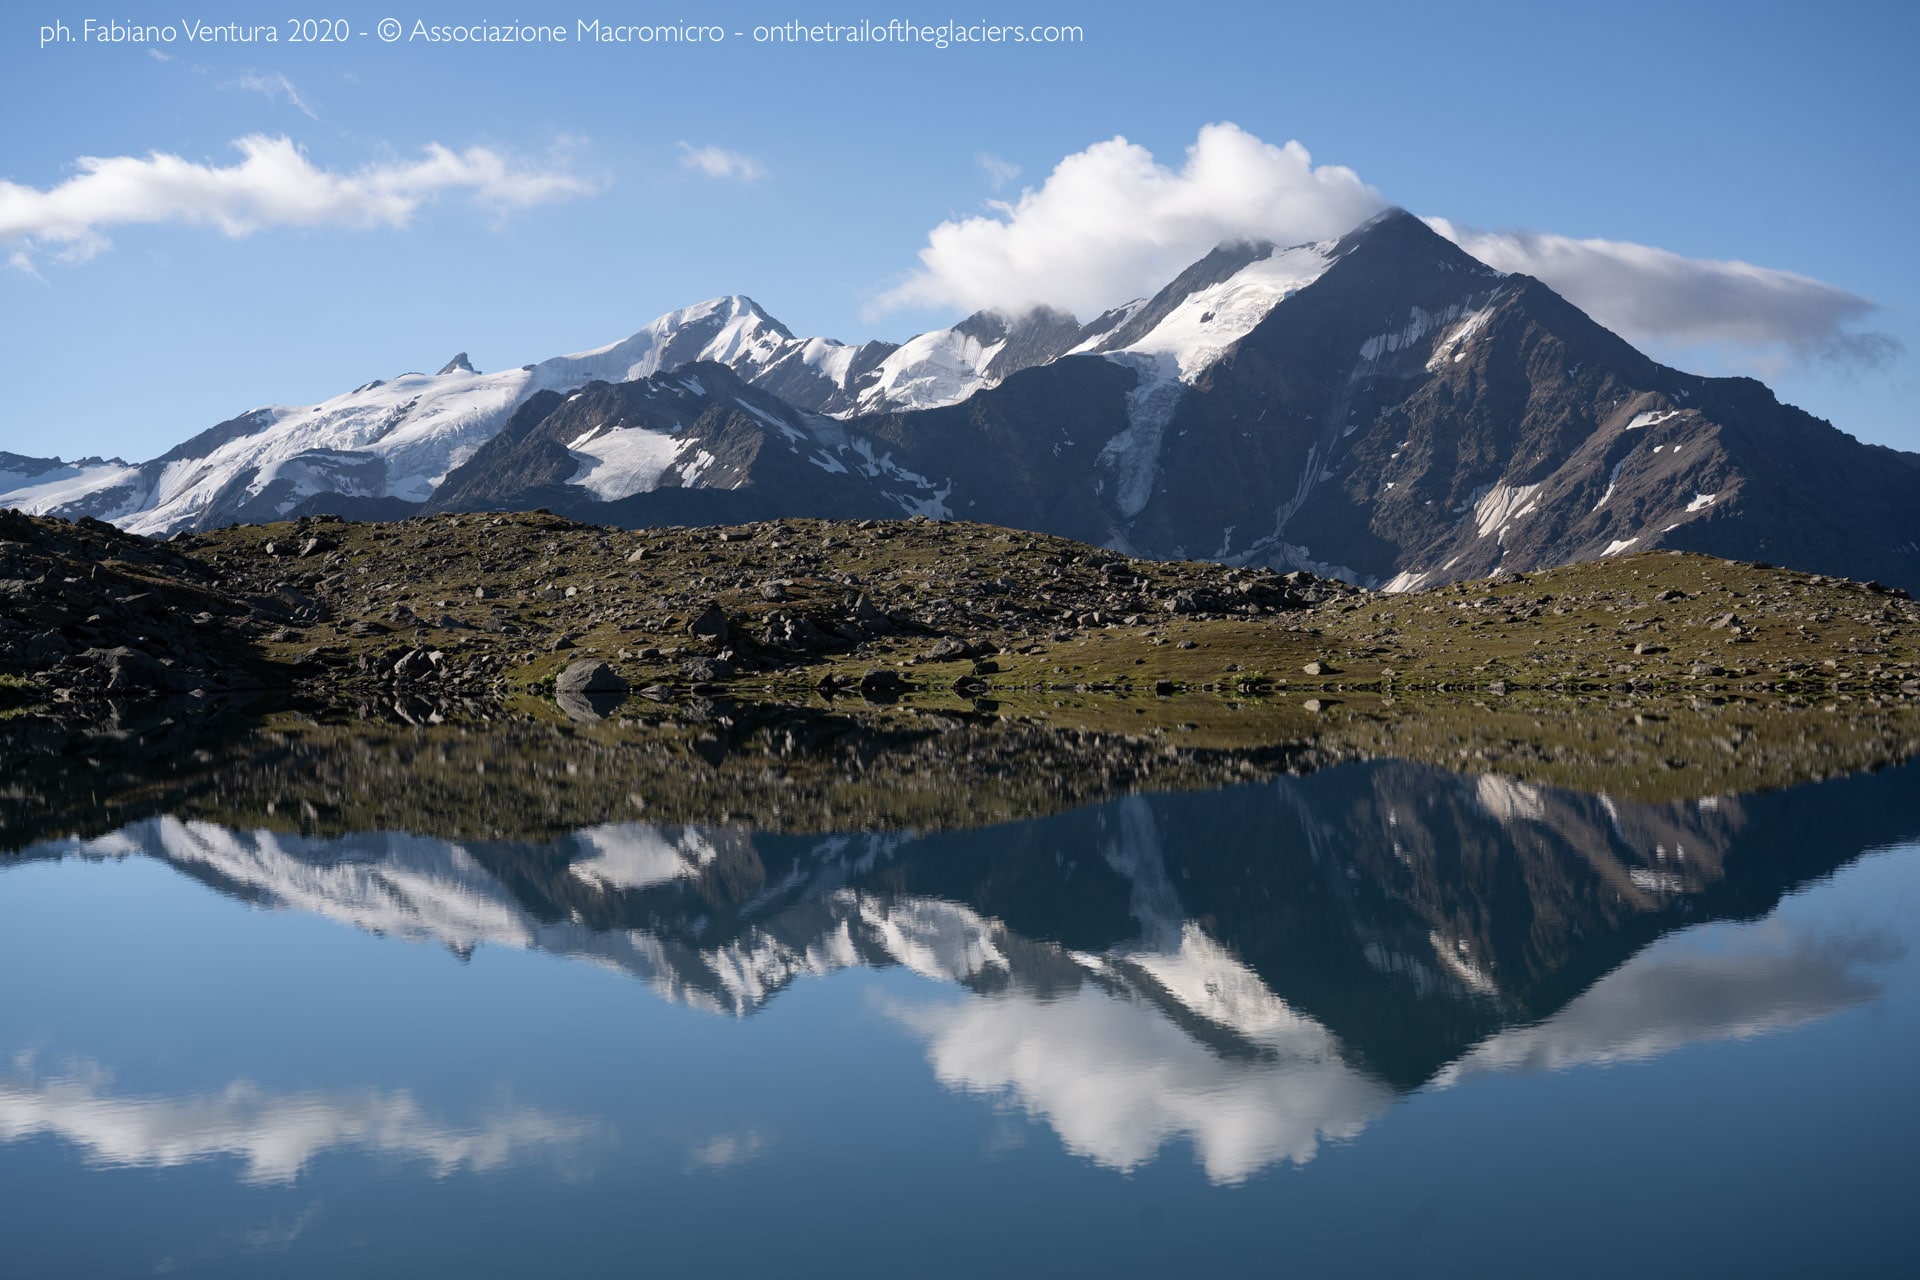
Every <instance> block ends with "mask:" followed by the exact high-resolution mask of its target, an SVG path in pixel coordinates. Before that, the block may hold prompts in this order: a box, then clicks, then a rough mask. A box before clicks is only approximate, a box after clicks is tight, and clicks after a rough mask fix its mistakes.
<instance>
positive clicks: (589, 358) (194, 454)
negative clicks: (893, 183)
mask: <svg viewBox="0 0 1920 1280" xmlns="http://www.w3.org/2000/svg"><path fill="white" fill-rule="evenodd" d="M1078 336H1079V326H1078V325H1077V324H1076V323H1074V322H1073V321H1072V318H1071V317H1063V316H1060V315H1058V314H1055V313H1046V312H1041V313H1037V314H1036V315H1033V316H1029V317H1025V318H1023V319H1021V320H1019V321H1017V322H1009V321H1007V320H1005V319H1002V318H1000V317H997V316H994V315H991V314H988V313H981V314H979V315H975V316H972V317H969V318H968V319H967V320H965V321H962V322H961V323H960V324H959V325H956V326H955V327H954V328H952V329H946V330H940V331H937V332H934V333H928V334H922V335H921V336H920V337H917V338H914V339H913V340H911V341H910V342H908V343H906V344H905V345H903V346H899V347H895V346H893V345H892V344H890V343H881V342H869V343H865V344H863V345H860V346H849V345H847V344H845V343H841V342H836V341H833V340H831V339H824V338H796V337H795V336H794V335H793V334H792V333H791V332H789V331H788V330H787V328H786V327H785V326H784V325H782V324H781V323H780V322H779V321H777V320H775V319H773V318H772V317H771V316H769V315H768V314H767V313H766V312H765V311H763V310H762V309H761V308H760V306H759V305H758V304H757V303H755V302H754V301H753V300H752V299H751V298H747V297H744V296H740V295H734V296H732V297H726V298H715V299H712V300H709V301H707V302H703V303H700V304H698V305H696V306H692V307H687V308H685V309H683V310H680V311H675V312H671V313H669V314H667V315H664V316H661V317H660V318H659V319H657V320H655V321H653V322H652V323H651V324H649V325H647V326H646V327H645V328H643V329H641V330H640V331H639V332H638V333H635V334H633V335H632V336H631V337H628V338H625V339H623V340H621V341H619V342H616V343H612V344H610V345H608V346H605V347H601V348H598V349H596V350H593V351H585V352H580V353H578V354H575V355H565V356H556V357H553V358H552V359H548V360H543V361H541V362H539V363H537V364H530V365H524V366H522V367H520V368H517V369H510V370H504V371H499V372H494V373H481V372H478V371H476V370H475V369H474V368H473V366H472V364H471V363H469V362H468V360H467V358H466V354H465V353H464V352H462V353H461V354H460V355H459V356H456V357H455V358H454V359H453V360H450V361H448V362H447V364H446V365H445V366H444V367H443V368H442V369H441V370H440V371H439V372H438V373H435V374H424V373H406V374H401V375H399V376H397V377H393V378H387V379H380V380H376V381H373V382H369V383H367V384H365V385H364V386H360V387H356V388H354V389H353V390H352V391H349V392H347V393H346V394H344V395H340V396H336V397H334V398H333V399H331V400H327V401H323V402H322V403H320V404H317V405H309V406H304V407H299V408H282V407H271V408H264V409H256V410H253V411H252V412H250V413H246V414H242V415H241V416H239V417H237V418H233V419H231V420H229V421H227V422H223V423H221V424H219V425H218V426H215V427H213V428H211V429H209V430H207V431H205V432H202V433H201V434H200V435H198V436H195V437H194V438H192V439H191V440H188V441H186V442H185V443H183V444H181V445H179V446H178V447H176V448H174V449H172V450H170V451H168V452H167V453H166V454H164V455H162V456H161V457H159V458H156V459H154V460H153V461H151V462H146V463H141V464H129V463H125V462H122V461H120V460H118V459H113V460H103V459H97V458H95V459H86V460H84V461H81V462H76V463H65V462H62V461H61V460H60V459H58V458H28V457H23V456H20V455H15V454H5V455H0V504H4V505H7V506H11V507H17V508H19V509H21V510H23V511H29V512H32V513H35V514H45V515H59V516H67V517H70V518H77V517H79V516H83V515H85V516H93V517H95V518H97V519H104V520H110V521H112V522H113V523H115V524H118V525H120V526H121V527H123V528H125V529H128V530H129V531H131V532H135V533H143V534H149V535H165V534H167V533H170V532H172V531H174V530H177V529H182V528H204V527H208V526H212V525H220V524H226V523H230V522H233V521H254V520H274V519H279V518H282V517H284V516H287V515H290V514H293V513H295V512H297V511H306V510H315V509H321V510H336V511H340V512H341V513H342V514H347V515H352V516H366V517H370V518H378V517H382V516H398V515H404V514H407V513H408V512H409V511H411V510H413V509H416V508H417V507H418V505H419V504H422V503H425V502H426V501H428V500H429V499H430V498H432V497H433V496H434V494H435V492H436V490H437V489H438V488H439V487H440V485H441V483H442V482H443V481H444V480H445V479H446V478H447V476H448V474H449V473H450V472H452V471H454V470H455V469H456V468H458V467H460V466H461V464H463V463H465V462H466V461H468V460H469V459H470V458H472V457H473V455H474V454H475V453H476V452H477V451H478V450H479V448H480V446H482V445H483V444H485V443H486V442H487V441H489V440H491V439H492V438H493V437H494V436H495V435H496V434H497V433H498V432H499V431H500V429H501V428H502V427H503V426H504V425H505V424H506V422H507V420H508V419H509V418H510V417H511V416H512V414H513V413H514V411H515V410H516V409H518V408H519V407H520V406H521V405H523V404H525V403H526V402H527V401H528V400H529V399H530V398H531V397H533V396H535V395H538V394H539V393H540V392H542V391H572V390H574V389H576V388H579V387H582V386H585V385H587V384H588V383H592V382H609V383H622V382H628V381H631V380H634V379H639V378H647V377H650V376H652V375H654V374H657V373H660V372H662V371H671V370H674V369H678V368H681V367H683V366H686V365H689V364H694V363H702V362H708V363H715V364H719V365H722V366H724V367H726V368H728V369H730V370H732V371H733V372H734V373H735V374H736V375H738V376H739V377H740V378H741V379H742V380H743V381H745V382H746V383H747V384H748V385H751V386H755V387H762V388H765V389H767V390H768V391H770V392H771V393H772V394H774V395H776V396H778V397H779V398H780V399H781V400H783V401H785V402H786V403H787V404H789V405H792V406H795V407H797V408H801V409H805V410H809V411H812V412H817V413H820V414H827V415H831V414H841V415H851V414H854V413H859V412H873V411H879V410H890V409H895V408H904V409H915V408H926V407H929V406H932V405H940V404H948V403H952V402H954V401H957V400H960V399H964V398H965V397H966V396H968V395H971V394H972V393H974V392H975V391H978V390H980V389H981V388H983V387H988V386H992V385H994V384H995V383H997V382H998V381H999V380H1000V379H1002V378H1004V377H1005V376H1006V375H1007V374H1008V373H1010V372H1013V371H1015V370H1017V369H1019V368H1023V367H1025V365H1026V363H1033V362H1038V361H1042V360H1046V359H1051V358H1052V357H1054V356H1056V355H1058V354H1059V353H1060V352H1061V351H1063V350H1065V349H1066V347H1068V346H1070V345H1072V343H1073V341H1075V340H1077V339H1078ZM601 487H602V486H599V485H598V484H597V483H595V482H589V483H588V484H587V490H588V491H589V492H596V491H597V490H598V489H599V488H601ZM602 496H604V495H602ZM622 496H625V495H624V494H623V495H622Z"/></svg>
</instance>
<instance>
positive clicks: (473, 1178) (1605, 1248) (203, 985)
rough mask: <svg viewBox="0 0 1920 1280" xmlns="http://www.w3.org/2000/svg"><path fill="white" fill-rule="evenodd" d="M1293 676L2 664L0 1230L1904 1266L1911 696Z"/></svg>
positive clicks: (582, 1250)
mask: <svg viewBox="0 0 1920 1280" xmlns="http://www.w3.org/2000/svg"><path fill="white" fill-rule="evenodd" d="M1201 700H1202V698H1201V696H1199V695H1196V696H1195V697H1194V698H1193V699H1192V702H1193V703H1194V704H1195V705H1196V706H1198V705H1199V704H1200V702H1201ZM1163 701H1164V700H1163ZM1218 701H1219V699H1217V698H1216V699H1215V702H1218ZM1329 703H1330V704H1329V705H1326V706H1322V707H1319V708H1317V709H1316V711H1315V712H1314V714H1313V717H1312V719H1313V721H1314V724H1315V726H1316V727H1315V728H1313V729H1311V730H1310V731H1300V732H1295V733H1286V734H1283V733H1278V732H1274V731H1263V733H1262V734H1261V735H1258V736H1259V739H1260V740H1259V741H1255V742H1242V743H1239V744H1235V743H1233V742H1231V741H1226V740H1223V739H1221V738H1220V737H1219V735H1218V734H1215V733H1213V731H1212V728H1211V725H1212V721H1211V720H1209V718H1208V715H1207V713H1206V711H1205V709H1204V708H1202V709H1200V710H1196V711H1193V712H1192V713H1191V714H1193V715H1194V716H1195V717H1196V719H1197V720H1198V721H1199V722H1200V723H1199V727H1198V729H1197V731H1196V732H1197V735H1198V738H1199V739H1200V740H1203V741H1204V742H1205V743H1207V744H1209V745H1204V746H1197V747H1193V748H1191V749H1179V750H1176V749H1173V748H1171V747H1169V746H1167V745H1166V744H1165V743H1164V741H1162V740H1161V739H1159V738H1155V737H1152V736H1142V737H1141V738H1140V739H1139V740H1138V741H1127V740H1122V739H1120V738H1117V737H1115V736H1112V735H1099V734H1092V733H1085V732H1077V731H1071V730H1066V729H1061V728H1059V727H1048V726H1045V725H1039V724H1030V725H1029V726H1028V727H1027V728H1026V729H1024V730H1016V729H1015V728H1012V727H1009V724H1008V722H1007V719H1006V718H1005V717H1003V716H996V715H995V714H994V709H993V708H992V707H991V705H987V704H982V705H978V706H976V707H974V708H972V709H968V708H966V707H964V706H960V707H958V708H955V707H945V708H935V709H927V708H915V707H913V706H912V705H911V699H909V700H908V703H907V704H906V705H893V706H884V707H868V706H866V705H865V704H864V703H857V704H856V705H849V704H848V703H847V702H846V700H844V699H842V700H839V701H834V700H830V699H825V698H822V699H816V700H815V701H814V702H813V703H811V704H806V705H802V704H799V703H795V704H792V705H772V704H766V705H753V704H748V703H740V704H736V703H733V702H731V701H728V700H724V699H722V700H718V701H711V700H709V701H698V702H696V703H694V704H692V705H690V706H687V707H683V708H681V709H680V711H678V712H677V713H676V714H675V715H673V716H671V717H667V718H664V719H659V720H654V721H641V720H635V719H626V718H621V717H620V716H618V715H617V714H616V715H610V716H609V717H608V718H605V719H597V718H594V717H582V718H577V719H575V720H571V721H569V720H562V719H559V718H557V717H556V718H549V719H547V720H544V721H543V720H540V719H539V718H537V717H536V718H531V719H524V720H520V721H511V722H509V721H503V722H500V723H496V724H490V725H458V724H431V723H428V724H408V723H405V717H404V715H392V714H389V715H386V716H384V717H382V716H380V715H373V716H366V715H364V714H363V715H362V716H360V717H341V716H333V717H328V716H312V715H302V714H297V713H291V712H280V713H276V714H273V715H267V716H257V717H253V718H249V719H243V720H242V721H241V722H239V723H236V722H234V721H233V720H232V719H227V720H213V721H208V722H205V723H202V722H198V721H186V720H180V719H177V718H160V719H155V718H154V717H157V716H160V715H161V709H160V708H147V709H145V710H143V711H139V712H128V713H127V718H126V719H125V720H124V721H122V722H120V723H118V724H117V725H116V726H115V731H114V732H112V733H103V732H100V731H98V729H99V727H98V726H95V732H92V733H91V734H89V735H86V736H84V737H83V738H75V737H72V736H62V734H61V733H60V732H58V731H56V729H55V728H54V727H52V725H51V722H50V721H47V720H46V719H44V718H41V719H37V720H36V719H35V718H34V717H16V718H15V719H14V720H12V721H10V722H8V724H7V725H6V726H5V727H6V728H7V731H8V733H9V734H10V736H9V737H8V739H7V751H8V755H7V758H8V760H9V762H10V770H9V776H8V781H7V788H8V791H7V800H6V810H5V813H4V821H3V823H0V846H3V847H4V849H5V850H6V853H5V856H4V858H3V859H0V972H4V973H5V975H6V981H5V985H4V996H0V1274H4V1275H6V1276H9V1277H30V1276H60V1277H72V1276H145V1275H167V1274H177V1275H209V1276H258V1275H273V1276H283V1275H284V1276H304V1275H313V1276H339V1275H355V1276H369V1277H372V1276H418V1275H467V1276H546V1275H552V1276H561V1275H565V1276H644V1275H687V1274H709V1275H741V1274H749V1273H758V1274H772V1275H794V1276H815V1275H819V1276H826V1275H834V1276H849V1275H851V1276H867V1275H893V1274H898V1273H908V1274H914V1275H923V1276H948V1275H952V1276H974V1275H980V1274H1001V1275H1019V1276H1027V1275H1034V1276H1038V1275H1109V1276H1135V1275H1140V1276H1146V1275H1176V1274H1225V1273H1240V1272H1248V1273H1277V1274H1298V1275H1401V1274H1407V1273H1417V1274H1422V1275H1428V1276H1436V1275H1437V1276H1454V1275H1460V1276H1467V1275H1472V1276H1509V1275H1510V1276H1534V1275H1556V1276H1613V1275H1620V1274H1626V1273H1632V1274H1638V1275H1658V1276H1665V1275H1676V1276H1677V1275H1701V1274H1715V1275H1741V1276H1803V1275H1813V1274H1821V1275H1850V1276H1870V1275H1901V1274H1911V1271H1910V1270H1909V1269H1910V1268H1911V1267H1912V1266H1913V1265H1914V1263H1913V1261H1912V1259H1913V1257H1914V1251H1915V1243H1916V1242H1915V1227H1914V1221H1915V1219H1914V1217H1913V1214H1912V1205H1913V1202H1914V1199H1915V1192H1916V1190H1920V1176H1916V1174H1915V1172H1914V1164H1913V1152H1914V1150H1915V1149H1916V1144H1917V1143H1920V1103H1917V1102H1916V1101H1915V1095H1914V1090H1913V1079H1914V1068H1915V1066H1916V1065H1917V1064H1920V954H1917V949H1916V943H1920V764H1917V763H1915V762H1914V761H1913V760H1912V756H1913V754H1914V747H1915V745H1916V744H1920V718H1917V717H1916V715H1915V712H1914V711H1913V710H1912V709H1911V708H1904V709H1902V708H1893V709H1888V710H1881V711H1873V710H1869V709H1868V708H1867V707H1866V706H1864V705H1857V706H1853V707H1842V706H1840V705H1838V704H1828V705H1826V706H1822V705H1818V704H1817V703H1805V704H1804V705H1796V706H1779V707H1770V706H1766V705H1762V704H1759V703H1754V702H1747V701H1742V700H1739V699H1704V700H1702V699H1696V700H1695V701H1694V703H1693V704H1692V705H1691V708H1690V709H1688V710H1685V711H1681V712H1676V711H1674V710H1673V709H1672V708H1668V709H1667V710H1664V711H1656V710H1654V709H1653V707H1652V706H1651V705H1650V704H1648V703H1646V702H1644V701H1637V700H1635V699H1633V698H1631V697H1621V696H1611V695H1605V694H1602V695H1600V696H1596V697H1589V698H1580V699H1573V698H1563V699H1558V700H1551V699H1547V700H1540V701H1536V702H1535V703H1533V704H1532V705H1530V706H1527V707H1522V708H1520V709H1518V710H1515V709H1513V708H1511V707H1509V706H1507V705H1505V704H1504V703H1503V704H1500V705H1497V706H1496V705H1493V704H1491V703H1486V702H1479V701H1475V700H1473V699H1455V700H1452V701H1450V702H1449V701H1445V700H1442V699H1437V698H1436V700H1435V701H1434V704H1433V706H1432V707H1431V708H1430V709H1429V713H1428V714H1425V715H1423V716H1409V715H1408V714H1406V709H1405V708H1404V707H1402V708H1401V709H1400V712H1399V714H1397V715H1384V714H1380V712H1381V709H1380V708H1379V707H1376V706H1371V705H1370V704H1369V703H1368V701H1367V700H1366V699H1365V698H1363V697H1356V698H1349V699H1346V700H1343V701H1340V702H1337V703H1335V702H1331V700H1329ZM401 710H404V709H403V708H401ZM1296 710H1297V709H1296ZM1183 714H1186V713H1183ZM141 715H145V716H147V717H149V718H148V719H147V720H146V721H142V720H141V719H140V716H141ZM1215 718H1218V717H1215ZM1389 722H1391V723H1392V724H1394V725H1396V726H1397V728H1396V730H1395V731H1394V733H1393V734H1392V735H1391V736H1387V735H1386V734H1385V731H1384V730H1383V729H1382V728H1381V726H1382V725H1384V724H1387V723H1389ZM1418 725H1425V726H1426V731H1425V732H1424V733H1422V732H1416V731H1415V730H1414V729H1413V728H1410V727H1409V726H1418ZM1528 725H1531V726H1532V728H1531V729H1529V728H1527V727H1526V726H1528ZM1185 727H1186V728H1188V729H1190V730H1192V729H1194V726H1192V725H1188V726H1185ZM1210 735H1211V736H1210ZM1189 736H1193V734H1190V735H1189ZM1569 739H1579V740H1582V741H1586V742H1588V743H1590V744H1602V745H1595V746H1592V747H1591V749H1590V750H1589V751H1588V753H1587V754H1586V755H1584V756H1582V755H1578V754H1574V755H1569V753H1567V752H1566V751H1563V750H1557V749H1550V748H1551V747H1552V744H1553V743H1560V742H1564V741H1566V740H1569ZM1655 739H1658V740H1659V742H1665V743H1666V744H1667V745H1666V747H1665V748H1664V753H1665V755H1672V754H1674V753H1678V754H1680V755H1681V756H1682V757H1683V759H1682V760H1681V761H1679V762H1678V765H1677V766H1676V762H1675V761H1674V760H1672V759H1667V758H1665V755H1663V750H1662V749H1661V748H1660V747H1659V745H1658V742H1655ZM1549 740H1550V741H1549ZM1650 742H1652V743H1654V745H1653V746H1652V747H1650V748H1648V749H1647V750H1642V749H1641V748H1642V747H1646V746H1647V744H1648V743H1650ZM1676 743H1677V744H1678V745H1675V744H1676ZM1649 761H1651V762H1652V763H1651V764H1649V763H1648V762H1649Z"/></svg>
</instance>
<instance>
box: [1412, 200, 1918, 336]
mask: <svg viewBox="0 0 1920 1280" xmlns="http://www.w3.org/2000/svg"><path fill="white" fill-rule="evenodd" d="M1427 223H1428V225H1430V226H1431V227H1433V229H1434V230H1435V231H1438V232H1439V233H1440V234H1441V235H1443V236H1446V237H1447V238H1448V239H1449V240H1452V241H1453V242H1454V243H1455V244H1458V245H1459V246H1460V247H1461V248H1462V249H1465V250H1466V251H1467V252H1468V253H1471V254H1472V255H1473V256H1474V257H1476V258H1478V259H1480V260H1481V261H1482V262H1484V263H1486V264H1487V265H1488V266H1492V267H1498V268H1499V269H1500V270H1502V271H1512V272H1521V273H1524V274H1526V275H1530V276H1534V277H1536V278H1538V279H1540V280H1543V281H1545V282H1546V283H1547V284H1548V285H1551V286H1552V287H1553V289H1554V290H1555V291H1556V292H1558V293H1560V294H1561V295H1563V296H1564V297H1566V298H1567V299H1568V300H1569V301H1571V302H1573V303H1574V305H1576V306H1578V307H1579V308H1580V309H1581V310H1583V311H1585V312H1586V313H1587V314H1589V315H1591V316H1592V317H1593V318H1594V319H1596V320H1598V321H1599V322H1600V323H1601V324H1604V325H1606V326H1607V327H1608V328H1609V329H1612V330H1613V331H1614V332H1616V333H1618V334H1620V335H1621V336H1622V337H1625V338H1628V339H1630V340H1632V341H1635V342H1668V343H1674V344H1677V345H1681V346H1722V347H1736V348H1743V347H1744V348H1762V349H1767V348H1773V349H1784V350H1786V351H1787V352H1789V353H1791V354H1792V355H1795V356H1798V357H1800V358H1803V359H1821V360H1832V361H1838V362H1841V363H1852V364H1868V365H1874V364H1882V363H1885V362H1886V360H1887V359H1889V358H1890V357H1891V356H1893V355H1894V354H1896V353H1897V352H1898V350H1899V344H1898V342H1897V341H1895V340H1894V339H1893V338H1891V337H1889V336H1887V335H1886V334H1881V333H1865V332H1860V331H1858V330H1856V329H1855V328H1854V326H1856V325H1858V324H1859V323H1860V322H1861V321H1862V320H1865V319H1866V318H1867V317H1869V316H1871V315H1872V314H1873V313H1874V312H1875V311H1877V310H1879V307H1878V305H1877V304H1875V303H1874V302H1873V301H1872V300H1870V299H1867V298H1863V297H1861V296H1860V295H1859V294H1856V293H1850V292H1848V291H1847V290H1845V289H1841V288H1838V287H1837V286H1835V285H1830V284H1827V283H1825V282H1823V281H1820V280H1815V279H1812V278H1811V277H1808V276H1803V275H1796V274H1795V273H1793V272H1791V271H1776V270H1773V269H1770V268H1767V267H1756V266H1754V265H1752V264H1751V263H1747V262H1723V261H1716V260H1712V259H1706V258H1687V257H1682V256H1681V255H1680V254H1677V253H1673V252H1670V251H1668V250H1666V249H1656V248H1653V247H1651V246H1648V245H1643V244H1632V243H1629V242H1625V241H1619V240H1575V239H1571V238H1569V237H1567V236H1559V235H1550V234H1547V233H1544V232H1537V231H1482V230H1480V229H1478V228H1474V227H1466V226H1461V225H1459V224H1457V223H1453V222H1449V221H1448V220H1447V219H1445V218H1429V219H1427Z"/></svg>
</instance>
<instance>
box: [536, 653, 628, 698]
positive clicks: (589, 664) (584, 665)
mask: <svg viewBox="0 0 1920 1280" xmlns="http://www.w3.org/2000/svg"><path fill="white" fill-rule="evenodd" d="M553 689H554V692H555V693H576V694H580V693H625V692H626V691H627V682H626V681H625V680H624V679H622V678H621V676H620V673H619V672H618V671H615V670H614V669H613V668H612V667H610V666H608V665H607V664H606V663H604V662H600V661H597V660H596V659H593V658H582V659H581V660H580V661H578V662H575V663H572V664H571V665H569V666H568V667H567V669H566V670H565V671H562V672H561V673H560V674H559V675H558V676H556V677H554V681H553Z"/></svg>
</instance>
